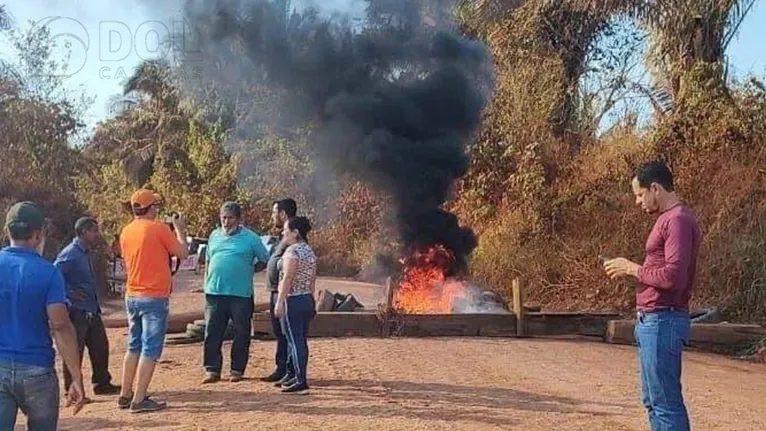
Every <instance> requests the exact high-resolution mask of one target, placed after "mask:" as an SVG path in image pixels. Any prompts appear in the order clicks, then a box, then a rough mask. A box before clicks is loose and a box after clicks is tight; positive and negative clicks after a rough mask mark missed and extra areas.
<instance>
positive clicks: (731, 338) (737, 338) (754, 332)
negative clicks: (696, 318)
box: [604, 320, 766, 348]
mask: <svg viewBox="0 0 766 431" xmlns="http://www.w3.org/2000/svg"><path fill="white" fill-rule="evenodd" d="M635 325H636V321H635V320H613V321H610V322H609V323H608V325H607V330H606V333H605V335H604V341H606V342H607V343H614V344H635V343H636V339H635V337H634V332H633V330H634V328H635ZM764 337H766V331H764V328H763V327H761V326H759V325H740V324H731V323H692V325H691V335H690V344H691V346H693V347H710V346H716V345H717V346H730V347H732V348H738V347H744V346H748V345H751V344H753V343H757V342H758V341H760V340H762V339H763V338H764Z"/></svg>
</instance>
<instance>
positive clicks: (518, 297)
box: [512, 278, 526, 337]
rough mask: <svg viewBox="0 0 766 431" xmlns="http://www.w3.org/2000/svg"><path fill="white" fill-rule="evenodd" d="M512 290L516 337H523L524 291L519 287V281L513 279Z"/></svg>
mask: <svg viewBox="0 0 766 431" xmlns="http://www.w3.org/2000/svg"><path fill="white" fill-rule="evenodd" d="M512 290H513V313H514V314H515V315H516V336H517V337H523V336H524V315H525V314H526V310H525V309H524V290H523V288H522V286H521V280H519V279H518V278H514V279H513V282H512Z"/></svg>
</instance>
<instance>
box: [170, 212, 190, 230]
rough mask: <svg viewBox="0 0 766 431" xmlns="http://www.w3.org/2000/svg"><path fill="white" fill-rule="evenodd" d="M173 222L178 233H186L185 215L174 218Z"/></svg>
mask: <svg viewBox="0 0 766 431" xmlns="http://www.w3.org/2000/svg"><path fill="white" fill-rule="evenodd" d="M171 220H173V227H174V228H176V231H177V232H186V216H185V215H183V214H180V213H179V214H178V217H172V218H171Z"/></svg>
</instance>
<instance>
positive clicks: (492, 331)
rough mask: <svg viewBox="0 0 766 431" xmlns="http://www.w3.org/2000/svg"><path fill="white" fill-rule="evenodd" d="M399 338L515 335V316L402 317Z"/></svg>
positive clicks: (428, 315) (435, 315) (444, 315)
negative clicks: (401, 336) (400, 336)
mask: <svg viewBox="0 0 766 431" xmlns="http://www.w3.org/2000/svg"><path fill="white" fill-rule="evenodd" d="M400 317H401V318H402V320H403V325H402V330H401V335H403V336H409V337H445V336H446V337H452V336H474V337H477V336H487V337H512V336H514V335H516V315H514V314H512V313H505V314H405V315H400Z"/></svg>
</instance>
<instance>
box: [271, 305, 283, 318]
mask: <svg viewBox="0 0 766 431" xmlns="http://www.w3.org/2000/svg"><path fill="white" fill-rule="evenodd" d="M274 315H275V316H276V317H279V318H282V317H284V316H285V301H277V303H276V305H275V306H274Z"/></svg>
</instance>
